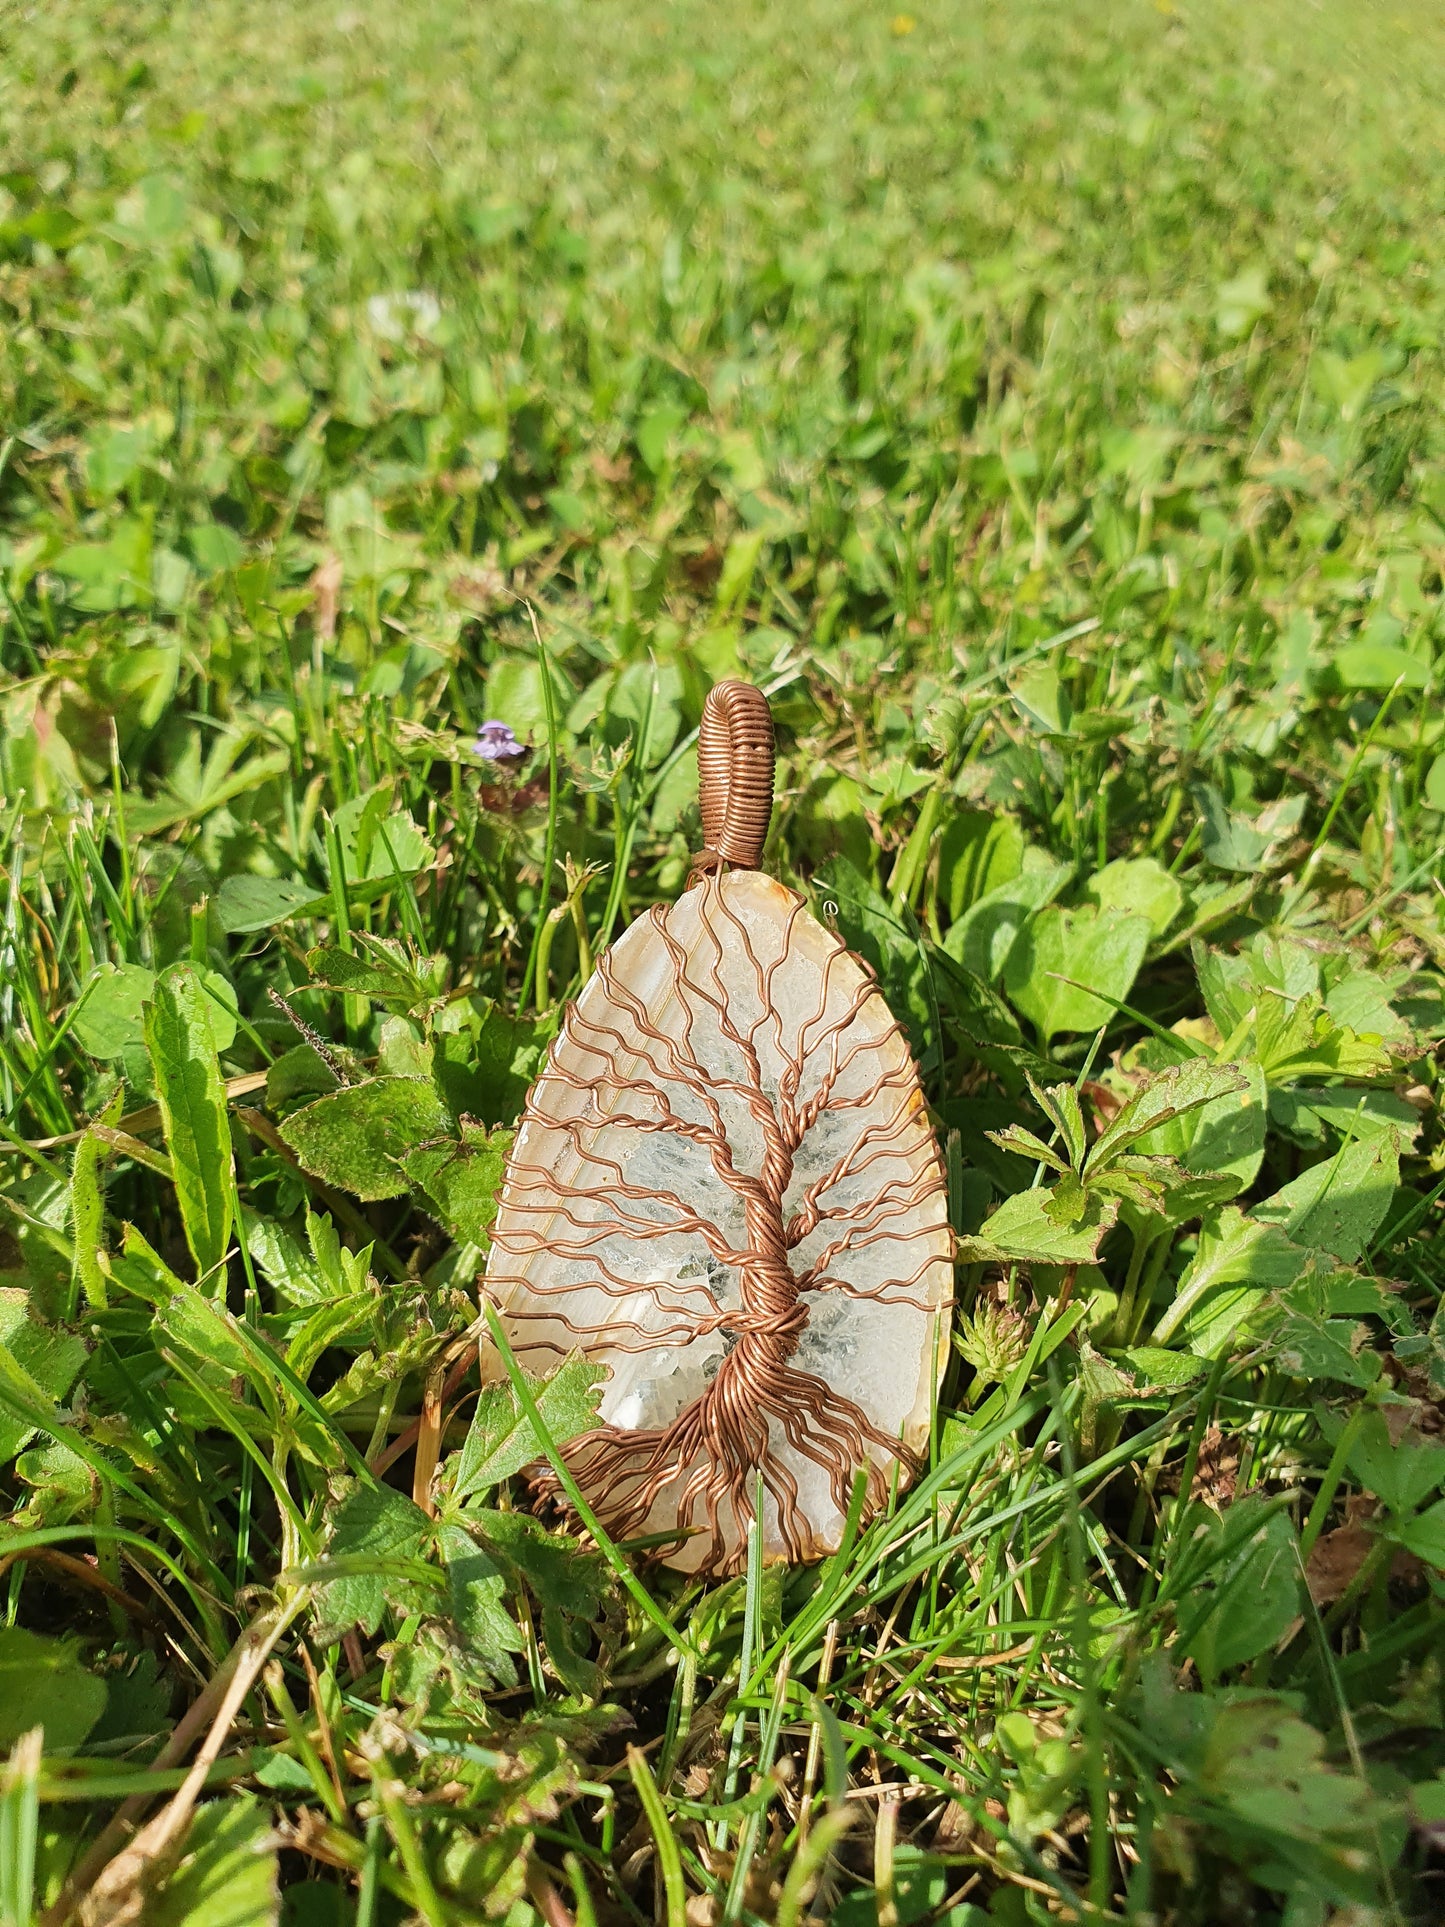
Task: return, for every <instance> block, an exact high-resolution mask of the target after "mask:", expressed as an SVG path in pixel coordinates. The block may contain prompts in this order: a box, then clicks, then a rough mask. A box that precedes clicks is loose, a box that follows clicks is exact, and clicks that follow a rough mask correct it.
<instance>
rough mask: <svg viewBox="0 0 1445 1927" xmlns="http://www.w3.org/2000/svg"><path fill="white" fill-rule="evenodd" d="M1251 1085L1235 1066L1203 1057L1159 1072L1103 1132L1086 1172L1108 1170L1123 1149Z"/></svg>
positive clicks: (1091, 1173)
mask: <svg viewBox="0 0 1445 1927" xmlns="http://www.w3.org/2000/svg"><path fill="white" fill-rule="evenodd" d="M1248 1087H1249V1080H1248V1079H1247V1078H1246V1077H1245V1076H1244V1074H1243V1073H1242V1072H1241V1071H1239V1070H1238V1069H1237V1068H1236V1067H1235V1066H1234V1065H1233V1064H1212V1063H1210V1061H1209V1060H1208V1059H1207V1058H1204V1057H1192V1058H1190V1059H1189V1061H1188V1062H1187V1063H1184V1064H1175V1065H1171V1066H1170V1068H1169V1069H1168V1070H1163V1071H1158V1072H1156V1073H1155V1075H1154V1076H1153V1077H1151V1078H1150V1080H1149V1082H1148V1083H1147V1084H1145V1085H1144V1086H1143V1088H1142V1089H1141V1090H1139V1091H1137V1092H1136V1093H1135V1094H1134V1096H1133V1097H1131V1098H1130V1099H1129V1101H1128V1103H1127V1104H1126V1105H1125V1106H1124V1108H1123V1109H1122V1110H1121V1111H1120V1112H1119V1113H1118V1115H1117V1116H1116V1117H1115V1118H1114V1119H1113V1120H1112V1121H1111V1122H1110V1123H1109V1124H1108V1125H1106V1127H1105V1128H1104V1130H1102V1131H1101V1132H1100V1133H1099V1136H1098V1138H1097V1139H1096V1140H1095V1142H1094V1145H1093V1147H1092V1149H1091V1150H1090V1152H1089V1156H1088V1162H1087V1163H1086V1164H1085V1166H1084V1172H1085V1176H1086V1177H1093V1176H1095V1175H1096V1174H1097V1173H1098V1172H1099V1171H1102V1170H1104V1169H1106V1168H1107V1167H1108V1165H1109V1164H1110V1163H1112V1162H1113V1160H1114V1159H1116V1158H1117V1157H1118V1156H1119V1155H1120V1154H1121V1152H1124V1151H1126V1150H1128V1148H1129V1147H1130V1145H1132V1144H1136V1143H1137V1142H1138V1141H1139V1139H1140V1138H1142V1137H1147V1136H1148V1134H1149V1133H1150V1132H1151V1131H1154V1130H1157V1129H1158V1128H1159V1127H1160V1126H1161V1125H1165V1124H1169V1123H1172V1121H1173V1120H1174V1119H1175V1118H1177V1117H1183V1116H1185V1115H1186V1114H1187V1113H1188V1112H1190V1111H1197V1110H1200V1109H1202V1108H1203V1106H1204V1105H1206V1104H1213V1103H1217V1102H1218V1101H1219V1100H1221V1099H1223V1098H1227V1097H1231V1096H1234V1095H1237V1094H1239V1093H1241V1092H1244V1091H1246V1090H1247V1089H1248Z"/></svg>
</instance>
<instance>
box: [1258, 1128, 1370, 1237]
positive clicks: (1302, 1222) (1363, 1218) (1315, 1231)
mask: <svg viewBox="0 0 1445 1927" xmlns="http://www.w3.org/2000/svg"><path fill="white" fill-rule="evenodd" d="M1399 1182H1400V1152H1399V1146H1398V1143H1397V1141H1396V1139H1395V1137H1394V1135H1393V1133H1389V1134H1386V1135H1383V1136H1380V1137H1373V1138H1366V1139H1365V1140H1363V1141H1362V1142H1357V1143H1352V1144H1345V1145H1343V1146H1342V1147H1341V1148H1340V1150H1338V1151H1337V1152H1336V1153H1335V1155H1334V1157H1332V1158H1328V1159H1326V1160H1325V1162H1324V1163H1323V1164H1314V1165H1311V1166H1310V1168H1309V1169H1308V1170H1307V1171H1302V1172H1301V1173H1300V1175H1299V1176H1298V1177H1297V1178H1296V1179H1295V1180H1294V1181H1293V1183H1291V1184H1287V1185H1286V1186H1285V1187H1284V1189H1283V1190H1282V1191H1277V1192H1276V1193H1275V1195H1274V1196H1273V1197H1272V1198H1267V1199H1266V1200H1265V1201H1264V1203H1263V1204H1260V1205H1256V1206H1255V1210H1254V1215H1255V1217H1256V1219H1258V1220H1259V1222H1260V1223H1261V1224H1277V1225H1279V1226H1280V1227H1281V1228H1282V1229H1283V1230H1284V1231H1285V1233H1286V1234H1287V1236H1288V1237H1289V1239H1290V1241H1291V1242H1292V1243H1293V1244H1297V1245H1301V1246H1305V1247H1307V1248H1308V1249H1310V1250H1314V1251H1327V1252H1329V1253H1330V1255H1331V1256H1332V1257H1335V1258H1339V1259H1342V1260H1343V1261H1344V1262H1345V1263H1346V1264H1354V1263H1356V1262H1357V1261H1358V1260H1359V1259H1360V1258H1362V1257H1363V1256H1364V1254H1365V1252H1366V1250H1367V1249H1368V1247H1369V1243H1370V1240H1371V1238H1373V1237H1374V1235H1375V1233H1376V1231H1378V1230H1379V1228H1380V1226H1381V1224H1383V1222H1384V1219H1385V1213H1386V1212H1387V1211H1388V1210H1389V1208H1390V1200H1391V1198H1392V1197H1393V1196H1394V1195H1395V1190H1396V1187H1397V1186H1398V1184H1399Z"/></svg>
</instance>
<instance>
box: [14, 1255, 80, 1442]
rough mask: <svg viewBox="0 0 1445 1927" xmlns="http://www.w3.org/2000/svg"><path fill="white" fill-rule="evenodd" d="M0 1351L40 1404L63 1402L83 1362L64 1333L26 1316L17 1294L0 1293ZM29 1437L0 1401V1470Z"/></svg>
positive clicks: (30, 1430)
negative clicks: (4, 1353)
mask: <svg viewBox="0 0 1445 1927" xmlns="http://www.w3.org/2000/svg"><path fill="white" fill-rule="evenodd" d="M0 1348H3V1350H4V1351H5V1352H6V1354H7V1355H8V1357H9V1359H10V1361H11V1364H12V1365H13V1366H14V1367H15V1368H17V1369H18V1370H19V1372H20V1373H22V1374H23V1382H24V1383H25V1384H26V1385H27V1386H28V1387H29V1388H30V1389H31V1393H32V1396H33V1397H35V1398H37V1399H39V1400H41V1401H42V1402H47V1401H49V1400H54V1401H56V1402H58V1401H59V1400H61V1399H63V1398H64V1397H65V1394H66V1393H67V1392H68V1391H69V1390H70V1388H71V1386H72V1385H73V1384H74V1383H75V1380H76V1378H77V1376H78V1375H79V1372H80V1368H81V1366H82V1365H84V1363H85V1345H84V1342H83V1341H82V1340H81V1339H79V1338H76V1337H73V1336H72V1334H71V1333H69V1332H65V1331H60V1330H58V1329H56V1328H54V1327H52V1326H49V1325H41V1324H37V1323H36V1321H35V1320H34V1319H33V1318H32V1317H30V1315H29V1305H28V1299H27V1294H26V1293H25V1292H23V1291H0ZM34 1433H35V1428H34V1426H33V1425H29V1424H27V1423H26V1422H25V1421H24V1420H23V1419H22V1418H20V1417H19V1416H18V1415H17V1414H16V1413H15V1412H13V1411H12V1410H11V1409H10V1407H9V1406H8V1405H6V1404H5V1403H4V1402H3V1401H0V1466H5V1465H8V1464H9V1463H10V1461H11V1459H13V1458H14V1457H15V1454H16V1453H17V1452H19V1451H20V1450H21V1449H22V1448H23V1447H24V1446H25V1444H26V1442H27V1441H28V1440H29V1439H31V1438H33V1437H34Z"/></svg>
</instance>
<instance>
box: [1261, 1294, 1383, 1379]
mask: <svg viewBox="0 0 1445 1927" xmlns="http://www.w3.org/2000/svg"><path fill="white" fill-rule="evenodd" d="M1272 1336H1273V1338H1274V1345H1275V1357H1276V1359H1277V1360H1278V1362H1279V1366H1280V1369H1281V1370H1282V1371H1286V1372H1289V1373H1290V1374H1291V1375H1292V1376H1293V1377H1295V1378H1308V1379H1317V1378H1331V1379H1335V1380H1337V1381H1338V1382H1339V1383H1340V1384H1341V1385H1354V1386H1357V1387H1358V1388H1359V1389H1360V1390H1361V1391H1364V1390H1365V1389H1366V1388H1367V1387H1369V1386H1371V1385H1373V1384H1374V1382H1375V1380H1376V1379H1377V1378H1378V1377H1379V1376H1380V1358H1379V1355H1378V1354H1377V1353H1376V1352H1374V1351H1372V1350H1371V1349H1370V1347H1369V1345H1368V1343H1367V1340H1368V1338H1369V1332H1368V1330H1367V1328H1366V1327H1365V1326H1364V1325H1362V1324H1360V1323H1359V1322H1358V1320H1356V1319H1349V1318H1322V1317H1320V1316H1319V1315H1318V1314H1317V1313H1314V1312H1307V1311H1291V1312H1289V1313H1287V1314H1286V1316H1285V1317H1284V1318H1283V1319H1281V1321H1280V1322H1279V1324H1278V1325H1277V1326H1276V1327H1275V1328H1274V1331H1273V1334H1272Z"/></svg>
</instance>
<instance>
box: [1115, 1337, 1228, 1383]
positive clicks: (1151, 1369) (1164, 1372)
mask: <svg viewBox="0 0 1445 1927" xmlns="http://www.w3.org/2000/svg"><path fill="white" fill-rule="evenodd" d="M1117 1356H1118V1357H1119V1358H1120V1359H1121V1360H1122V1361H1123V1362H1124V1363H1125V1364H1126V1365H1128V1367H1129V1369H1130V1370H1131V1371H1132V1372H1134V1373H1135V1374H1136V1376H1137V1377H1138V1378H1139V1379H1140V1380H1141V1381H1142V1384H1143V1385H1145V1386H1151V1385H1157V1386H1160V1387H1162V1389H1163V1390H1165V1391H1167V1392H1174V1391H1178V1389H1179V1388H1180V1386H1181V1385H1192V1384H1193V1382H1194V1380H1195V1379H1197V1378H1199V1377H1201V1376H1202V1375H1203V1374H1204V1373H1205V1372H1206V1371H1207V1370H1208V1369H1209V1368H1208V1366H1207V1365H1206V1364H1205V1363H1204V1361H1203V1359H1201V1358H1195V1357H1192V1356H1191V1355H1190V1354H1189V1353H1188V1352H1171V1351H1168V1350H1166V1349H1165V1348H1164V1347H1163V1346H1161V1345H1135V1346H1133V1347H1132V1349H1131V1350H1129V1351H1126V1352H1120V1353H1118V1354H1117Z"/></svg>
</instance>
